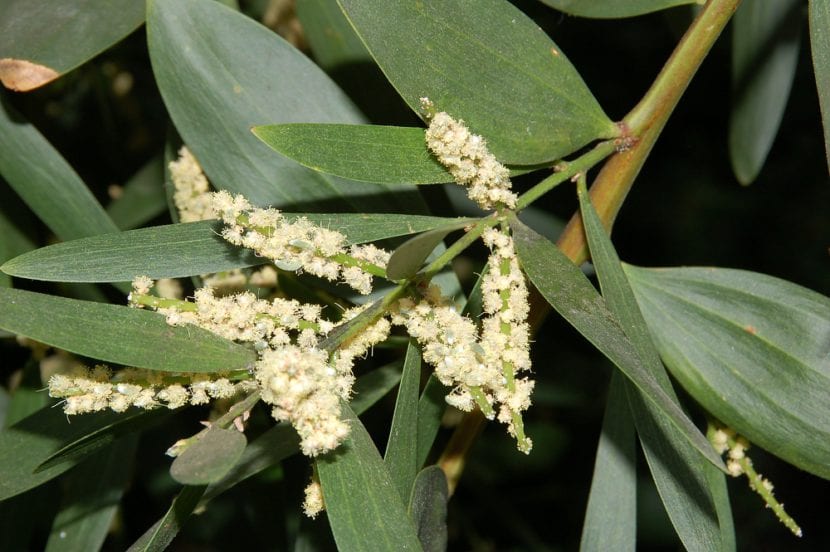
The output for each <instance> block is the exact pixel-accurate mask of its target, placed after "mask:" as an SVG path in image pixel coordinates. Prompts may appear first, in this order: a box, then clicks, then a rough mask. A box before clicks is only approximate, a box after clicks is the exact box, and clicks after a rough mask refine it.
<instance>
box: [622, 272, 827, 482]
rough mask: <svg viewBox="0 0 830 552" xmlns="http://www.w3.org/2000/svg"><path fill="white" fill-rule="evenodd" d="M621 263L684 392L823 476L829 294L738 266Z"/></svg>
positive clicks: (760, 441) (761, 443) (753, 438)
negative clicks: (647, 266) (650, 266)
mask: <svg viewBox="0 0 830 552" xmlns="http://www.w3.org/2000/svg"><path fill="white" fill-rule="evenodd" d="M625 270H626V273H627V274H628V277H629V279H630V281H631V284H632V287H633V288H634V292H635V293H636V295H637V301H638V302H639V304H640V309H641V310H642V312H643V315H644V316H645V319H646V321H647V322H648V325H649V328H650V330H651V334H652V337H653V338H654V340H655V343H656V345H657V348H658V349H659V351H660V355H661V356H662V357H663V361H664V362H665V363H666V366H668V368H669V370H670V371H671V373H672V374H673V375H674V376H675V377H676V378H677V379H678V381H680V383H681V384H682V385H683V387H684V388H685V389H686V391H688V392H689V393H690V394H691V395H692V396H693V397H694V398H695V399H696V400H697V401H698V402H699V403H700V404H702V405H703V406H704V407H705V408H706V410H708V411H709V412H711V413H712V414H713V415H714V416H715V417H717V418H718V419H719V420H721V421H723V422H724V423H726V424H728V425H729V426H730V427H732V428H734V429H735V430H736V431H738V432H739V433H741V434H742V435H746V437H747V438H748V439H750V440H751V441H753V442H754V443H757V444H758V445H759V446H761V447H764V448H765V449H767V450H769V451H770V452H772V453H773V454H775V455H777V456H780V457H781V458H783V459H784V460H786V461H787V462H790V463H791V464H794V465H796V466H798V467H800V468H802V469H804V470H807V471H809V472H812V473H814V474H816V475H819V476H821V477H824V478H830V429H828V428H830V417H828V412H830V380H829V379H828V377H830V356H829V355H828V343H830V299H828V298H827V297H824V296H822V295H819V294H818V293H815V292H813V291H810V290H808V289H805V288H802V287H800V286H797V285H795V284H792V283H790V282H786V281H784V280H779V279H777V278H772V277H770V276H765V275H762V274H757V273H752V272H745V271H741V270H729V269H721V268H718V269H715V268H673V269H644V268H637V267H633V266H629V265H626V266H625Z"/></svg>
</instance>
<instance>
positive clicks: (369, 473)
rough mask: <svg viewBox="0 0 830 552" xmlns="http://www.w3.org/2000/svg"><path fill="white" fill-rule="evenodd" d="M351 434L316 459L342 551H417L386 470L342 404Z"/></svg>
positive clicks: (401, 503) (352, 414) (329, 516)
mask: <svg viewBox="0 0 830 552" xmlns="http://www.w3.org/2000/svg"><path fill="white" fill-rule="evenodd" d="M342 416H343V419H344V420H347V421H348V422H349V425H350V426H351V432H350V434H349V437H348V438H347V439H346V441H345V442H343V444H341V445H340V446H339V447H338V449H337V450H336V451H334V452H332V453H330V454H328V455H326V456H324V457H322V458H319V459H318V460H317V473H318V475H319V477H320V484H321V485H322V487H323V499H324V500H325V503H326V513H327V514H328V519H329V523H330V524H331V530H332V533H334V539H335V541H337V546H338V548H339V549H341V550H350V551H361V550H367V551H369V550H421V545H420V543H419V542H418V536H417V533H416V531H415V527H414V526H413V524H412V521H411V520H410V519H409V516H408V515H407V513H406V507H405V506H404V503H403V501H402V500H401V497H400V495H399V494H398V492H397V490H396V489H395V485H394V483H393V482H392V478H391V476H390V475H389V471H388V470H387V469H386V466H385V465H384V463H383V459H382V458H381V457H380V453H379V452H378V451H377V449H376V448H375V445H374V443H372V438H371V437H370V436H369V434H368V433H367V432H366V428H364V427H363V424H362V423H360V420H358V418H357V416H355V414H354V412H352V410H351V409H350V408H349V407H348V406H347V405H343V413H342Z"/></svg>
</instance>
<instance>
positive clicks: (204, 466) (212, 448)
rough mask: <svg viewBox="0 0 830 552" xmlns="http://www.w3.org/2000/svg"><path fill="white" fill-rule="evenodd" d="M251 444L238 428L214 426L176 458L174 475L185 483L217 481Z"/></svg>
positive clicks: (172, 467) (172, 469) (200, 483)
mask: <svg viewBox="0 0 830 552" xmlns="http://www.w3.org/2000/svg"><path fill="white" fill-rule="evenodd" d="M247 444H248V440H247V439H245V435H243V434H242V433H240V432H239V431H237V429H236V428H233V429H224V428H221V427H211V428H210V429H208V430H207V431H205V432H204V433H203V434H201V435H199V436H197V437H196V442H194V443H192V444H190V446H188V447H187V448H186V449H185V450H184V452H182V453H181V454H180V455H179V456H178V457H177V458H176V459H175V460H174V461H173V464H172V465H171V466H170V475H171V476H172V477H173V479H175V480H176V481H178V482H179V483H181V484H182V485H194V486H195V485H209V484H211V483H215V482H217V481H219V480H220V479H222V478H223V477H225V476H226V475H227V474H228V472H229V471H230V470H231V468H233V466H234V465H235V464H236V463H237V461H238V460H239V459H240V458H241V457H242V453H243V452H244V451H245V446H246V445H247Z"/></svg>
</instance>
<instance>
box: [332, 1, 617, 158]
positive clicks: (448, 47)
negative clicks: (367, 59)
mask: <svg viewBox="0 0 830 552" xmlns="http://www.w3.org/2000/svg"><path fill="white" fill-rule="evenodd" d="M338 3H339V4H340V5H341V7H342V8H343V11H344V12H345V13H346V16H347V17H348V18H349V20H350V21H351V23H352V25H353V26H354V28H355V30H356V31H357V33H358V34H359V35H360V37H361V38H362V39H363V42H364V43H365V44H366V46H367V47H368V48H369V51H370V52H371V53H372V56H373V57H374V58H375V60H376V61H377V62H378V65H380V67H381V69H382V70H383V72H384V73H385V74H386V77H387V78H388V79H389V81H390V82H391V83H392V85H393V86H394V87H395V88H396V89H397V90H398V93H399V94H400V95H401V97H402V98H403V99H404V101H405V102H406V103H407V104H408V105H409V106H410V107H411V108H412V109H413V110H414V111H415V112H416V113H418V114H420V115H421V116H423V115H424V114H423V112H422V110H421V98H423V97H428V98H429V99H430V100H431V101H432V102H433V103H434V105H435V108H436V110H438V111H446V112H448V113H449V114H450V115H452V116H453V117H455V118H457V119H463V120H464V121H465V122H466V123H467V124H468V125H469V126H470V128H471V129H472V131H473V132H475V133H477V134H481V135H483V136H484V137H485V138H486V139H487V144H488V146H489V147H490V149H491V151H492V152H493V153H494V154H495V156H496V157H497V158H498V159H499V161H501V162H502V163H505V164H514V165H534V164H539V163H545V162H549V161H552V160H554V159H557V158H559V157H561V156H563V155H566V154H568V153H571V152H573V151H575V150H577V149H579V148H580V147H582V146H584V145H585V144H587V143H588V142H591V141H592V140H594V139H597V138H610V137H613V136H617V135H618V130H617V128H616V127H615V125H614V124H613V123H612V122H611V121H610V120H609V119H608V117H607V116H606V115H605V113H603V111H602V109H601V108H600V106H599V104H597V101H596V100H595V99H594V97H593V96H592V95H591V92H590V91H589V90H588V88H587V86H585V83H584V82H583V81H582V79H581V78H580V76H579V74H578V73H577V72H576V70H575V69H574V68H573V66H572V65H571V64H570V62H569V61H568V60H567V59H566V58H565V55H564V54H563V53H562V52H561V51H560V50H559V48H558V47H557V46H556V45H555V44H554V43H553V42H552V41H551V40H550V38H548V36H547V35H545V33H544V32H543V31H542V30H541V29H540V28H539V26H538V25H536V23H535V22H533V21H532V20H531V19H530V18H528V17H527V16H526V15H525V14H523V13H522V12H521V11H519V10H518V9H517V8H515V7H514V6H513V5H512V4H510V3H509V2H504V1H503V0H459V1H456V2H412V1H409V0H394V1H393V0H338ZM483 14H486V15H483Z"/></svg>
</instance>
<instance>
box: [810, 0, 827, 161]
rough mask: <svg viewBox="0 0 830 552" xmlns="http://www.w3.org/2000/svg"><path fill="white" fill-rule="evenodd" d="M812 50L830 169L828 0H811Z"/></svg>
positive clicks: (825, 148) (825, 147)
mask: <svg viewBox="0 0 830 552" xmlns="http://www.w3.org/2000/svg"><path fill="white" fill-rule="evenodd" d="M810 50H811V51H812V52H813V72H815V75H816V88H818V99H819V105H820V106H821V119H822V122H823V124H824V150H825V152H826V154H827V167H828V169H830V3H828V2H827V1H826V0H810Z"/></svg>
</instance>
